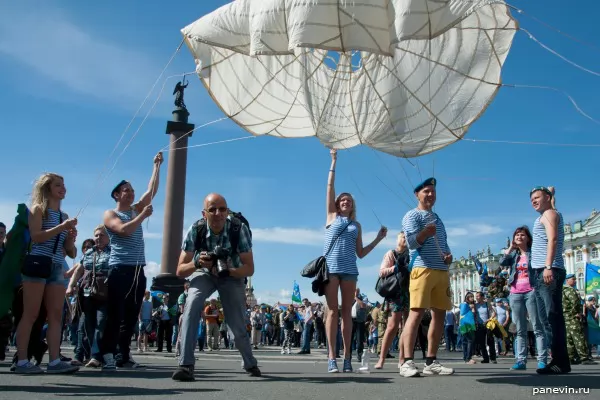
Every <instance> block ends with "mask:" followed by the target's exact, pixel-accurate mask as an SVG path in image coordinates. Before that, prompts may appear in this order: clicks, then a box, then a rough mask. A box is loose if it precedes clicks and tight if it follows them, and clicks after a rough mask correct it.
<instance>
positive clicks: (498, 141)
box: [463, 138, 600, 148]
mask: <svg viewBox="0 0 600 400" xmlns="http://www.w3.org/2000/svg"><path fill="white" fill-rule="evenodd" d="M463 140H464V141H467V142H473V143H502V144H526V145H535V146H553V147H590V148H591V147H600V143H599V144H595V143H592V144H578V143H548V142H518V141H511V140H488V139H467V138H464V139H463Z"/></svg>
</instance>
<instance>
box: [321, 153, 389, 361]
mask: <svg viewBox="0 0 600 400" xmlns="http://www.w3.org/2000/svg"><path fill="white" fill-rule="evenodd" d="M330 153H331V168H330V169H329V179H328V182H327V224H326V226H325V228H326V231H325V246H324V250H323V254H324V256H325V258H326V259H327V270H328V272H329V283H328V284H327V287H326V289H325V299H326V301H327V308H328V311H327V312H328V316H327V323H326V325H325V330H326V335H327V343H329V357H328V359H329V362H328V371H329V372H338V371H339V370H338V367H337V362H336V360H335V349H336V339H337V318H336V317H337V316H336V314H337V311H338V288H339V289H340V290H341V293H342V304H341V307H342V341H343V343H344V369H343V371H344V372H352V363H351V356H352V353H351V352H352V343H351V337H352V315H351V313H352V305H353V303H354V295H355V291H356V282H357V281H358V267H357V265H356V257H357V256H358V257H360V258H363V257H365V256H367V254H369V253H370V252H371V251H372V250H373V249H374V248H375V246H377V244H378V243H379V242H381V241H382V240H383V238H385V235H386V234H387V228H385V227H381V229H380V230H379V232H378V233H377V237H376V238H375V240H373V242H371V243H370V244H369V245H367V246H363V241H362V230H361V226H360V224H359V223H358V221H357V220H356V203H355V202H354V199H353V198H352V195H351V194H349V193H341V194H340V195H339V196H337V197H336V196H335V185H334V182H335V166H336V162H337V151H336V150H331V151H330Z"/></svg>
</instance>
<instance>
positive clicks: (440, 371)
mask: <svg viewBox="0 0 600 400" xmlns="http://www.w3.org/2000/svg"><path fill="white" fill-rule="evenodd" d="M453 373H454V369H452V368H449V367H444V366H443V365H442V364H440V363H439V362H438V360H433V362H432V363H431V365H425V367H424V368H423V375H452V374H453Z"/></svg>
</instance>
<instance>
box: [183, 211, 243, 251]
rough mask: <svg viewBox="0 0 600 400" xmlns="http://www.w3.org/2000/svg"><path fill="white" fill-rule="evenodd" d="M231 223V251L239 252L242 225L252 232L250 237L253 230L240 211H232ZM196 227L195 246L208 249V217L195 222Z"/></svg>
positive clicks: (198, 249) (228, 234)
mask: <svg viewBox="0 0 600 400" xmlns="http://www.w3.org/2000/svg"><path fill="white" fill-rule="evenodd" d="M229 215H231V224H230V225H229V231H228V232H227V236H228V237H229V244H231V252H232V253H237V248H238V245H239V243H240V230H241V229H242V225H246V228H248V232H249V233H250V239H252V231H251V230H250V223H249V222H248V220H247V219H246V217H244V216H243V215H242V213H240V212H233V211H232V212H230V214H229ZM194 226H195V228H196V243H195V248H196V250H197V251H200V250H206V240H205V239H206V230H207V227H206V219H204V218H201V219H199V220H198V221H196V223H195V224H194Z"/></svg>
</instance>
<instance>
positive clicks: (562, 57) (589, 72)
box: [519, 28, 600, 76]
mask: <svg viewBox="0 0 600 400" xmlns="http://www.w3.org/2000/svg"><path fill="white" fill-rule="evenodd" d="M519 30H521V31H523V32H525V33H526V34H527V35H528V36H529V39H531V40H533V41H534V42H535V43H537V44H538V45H540V46H541V47H542V48H543V49H545V50H547V51H549V52H550V53H552V54H554V55H555V56H557V57H558V58H560V59H561V60H563V61H565V62H567V63H569V64H571V65H572V66H574V67H575V68H578V69H580V70H582V71H584V72H587V73H588V74H592V75H595V76H600V72H596V71H592V70H591V69H587V68H585V67H582V66H581V65H579V64H577V63H576V62H574V61H571V60H569V59H568V58H567V57H565V56H563V55H562V54H560V53H558V52H557V51H556V50H554V49H552V48H550V47H548V46H546V45H545V44H544V43H542V42H540V41H539V40H538V39H537V38H536V37H535V36H533V35H532V34H531V32H529V31H528V30H527V29H524V28H519Z"/></svg>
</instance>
